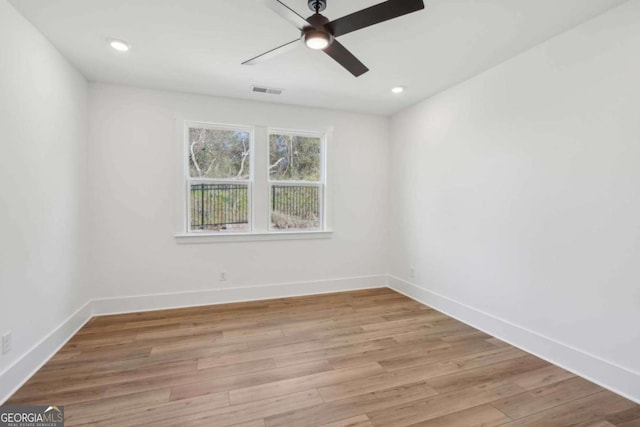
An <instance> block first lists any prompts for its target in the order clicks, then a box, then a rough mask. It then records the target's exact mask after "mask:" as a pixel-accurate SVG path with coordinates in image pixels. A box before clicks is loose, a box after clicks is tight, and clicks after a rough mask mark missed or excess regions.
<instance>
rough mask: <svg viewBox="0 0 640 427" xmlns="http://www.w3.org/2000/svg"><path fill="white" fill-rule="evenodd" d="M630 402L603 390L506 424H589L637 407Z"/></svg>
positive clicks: (511, 426) (528, 426) (522, 426)
mask: <svg viewBox="0 0 640 427" xmlns="http://www.w3.org/2000/svg"><path fill="white" fill-rule="evenodd" d="M635 406H637V405H635V404H634V403H633V402H630V401H628V400H626V399H624V398H622V397H620V396H617V395H615V394H613V393H611V392H609V391H606V390H603V391H600V392H598V393H594V394H591V395H589V396H586V397H583V398H581V399H578V400H573V401H571V402H568V403H566V404H564V405H559V406H556V407H554V408H551V409H548V410H546V411H542V412H537V413H535V414H532V415H529V416H527V417H524V418H520V419H517V420H514V421H511V422H510V423H506V424H504V425H505V426H506V427H525V426H526V427H533V426H541V425H544V426H548V427H564V426H578V425H588V424H590V423H596V422H599V421H604V420H606V418H607V417H609V416H612V415H614V414H616V413H618V412H622V411H626V410H629V409H632V408H633V407H635Z"/></svg>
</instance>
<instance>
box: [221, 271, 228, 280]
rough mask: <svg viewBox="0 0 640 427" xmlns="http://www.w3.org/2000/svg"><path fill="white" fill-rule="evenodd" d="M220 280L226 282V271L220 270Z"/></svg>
mask: <svg viewBox="0 0 640 427" xmlns="http://www.w3.org/2000/svg"><path fill="white" fill-rule="evenodd" d="M220 281H221V282H226V281H227V272H226V271H221V272H220Z"/></svg>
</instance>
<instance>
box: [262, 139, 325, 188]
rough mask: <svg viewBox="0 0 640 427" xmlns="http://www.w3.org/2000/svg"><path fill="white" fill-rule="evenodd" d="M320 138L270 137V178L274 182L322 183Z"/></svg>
mask: <svg viewBox="0 0 640 427" xmlns="http://www.w3.org/2000/svg"><path fill="white" fill-rule="evenodd" d="M320 146H321V144H320V138H318V137H310V136H293V135H278V134H271V135H269V177H270V178H271V180H273V181H320V167H321V165H320Z"/></svg>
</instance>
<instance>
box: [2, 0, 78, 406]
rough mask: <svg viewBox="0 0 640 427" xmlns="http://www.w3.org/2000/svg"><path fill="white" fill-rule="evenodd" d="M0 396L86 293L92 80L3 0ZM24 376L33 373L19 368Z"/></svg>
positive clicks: (72, 311)
mask: <svg viewBox="0 0 640 427" xmlns="http://www.w3.org/2000/svg"><path fill="white" fill-rule="evenodd" d="M0 44H1V47H0V303H1V305H0V334H4V333H5V332H7V331H9V330H10V331H12V332H13V334H12V336H13V350H12V351H11V352H10V353H9V354H7V355H4V356H0V383H1V384H0V401H1V400H2V397H3V395H4V394H5V393H6V392H8V391H9V390H6V389H5V386H7V387H9V386H10V385H13V384H15V383H12V381H10V380H9V379H8V378H7V377H6V376H5V374H6V373H7V372H8V368H9V366H10V365H13V364H15V363H17V362H18V361H19V359H21V358H22V357H23V356H25V355H26V354H27V351H28V350H29V349H30V348H31V347H32V346H34V345H35V344H37V343H38V342H39V341H40V340H42V339H43V338H45V336H47V335H48V334H49V333H51V332H52V330H53V329H54V328H55V327H57V326H58V325H60V324H61V323H62V322H63V321H64V320H65V319H67V317H69V316H70V315H71V314H72V313H74V312H75V311H76V310H77V309H79V308H80V307H81V305H82V304H84V303H85V302H86V301H87V299H88V292H87V289H86V284H85V283H84V282H83V281H82V279H81V275H82V269H81V267H80V266H81V260H82V251H83V248H84V244H83V239H82V236H81V230H82V226H83V219H82V218H83V215H84V213H83V200H82V191H83V183H84V166H85V161H84V160H85V143H86V129H87V128H86V127H87V121H88V118H87V94H88V88H87V86H88V85H87V82H86V81H85V79H84V77H82V76H81V75H80V74H79V73H78V72H77V71H76V70H75V69H74V68H73V67H71V66H70V65H69V64H68V63H67V61H66V60H65V59H64V58H63V57H62V56H61V55H60V54H59V53H58V51H56V49H55V48H54V47H53V46H52V45H51V44H50V43H49V42H48V41H47V40H46V39H45V38H44V37H43V36H42V35H41V34H40V33H39V32H38V31H37V30H36V29H35V28H34V27H32V26H31V24H29V23H28V22H27V21H26V20H25V19H24V18H23V17H22V16H21V15H19V14H18V13H17V12H16V11H15V10H14V9H13V7H12V6H10V5H9V4H8V3H7V2H6V1H5V0H0ZM21 374H22V375H26V374H28V372H22V373H21Z"/></svg>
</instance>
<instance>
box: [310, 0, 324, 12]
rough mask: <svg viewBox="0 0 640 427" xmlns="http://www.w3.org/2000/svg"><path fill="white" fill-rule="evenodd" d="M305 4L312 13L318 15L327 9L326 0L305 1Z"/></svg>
mask: <svg viewBox="0 0 640 427" xmlns="http://www.w3.org/2000/svg"><path fill="white" fill-rule="evenodd" d="M307 4H308V5H309V9H311V11H312V12H313V13H320V12H322V11H323V10H325V9H326V8H327V1H326V0H307Z"/></svg>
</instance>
